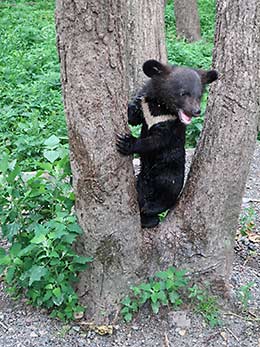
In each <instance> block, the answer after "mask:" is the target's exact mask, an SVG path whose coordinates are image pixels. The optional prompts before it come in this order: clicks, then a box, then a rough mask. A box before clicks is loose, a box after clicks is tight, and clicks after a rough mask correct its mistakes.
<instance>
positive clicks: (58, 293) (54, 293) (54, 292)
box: [52, 287, 61, 298]
mask: <svg viewBox="0 0 260 347" xmlns="http://www.w3.org/2000/svg"><path fill="white" fill-rule="evenodd" d="M52 293H53V295H55V296H56V298H59V297H60V296H61V289H60V287H56V288H54V289H53V291H52Z"/></svg>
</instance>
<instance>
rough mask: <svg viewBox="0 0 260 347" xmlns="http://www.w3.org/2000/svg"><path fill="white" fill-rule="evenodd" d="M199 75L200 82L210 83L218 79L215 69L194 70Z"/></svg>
mask: <svg viewBox="0 0 260 347" xmlns="http://www.w3.org/2000/svg"><path fill="white" fill-rule="evenodd" d="M196 71H197V73H198V74H199V75H200V78H201V83H202V84H210V83H212V82H214V81H216V80H217V79H218V72H217V71H216V70H209V71H205V70H196Z"/></svg>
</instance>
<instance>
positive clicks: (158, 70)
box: [143, 59, 171, 77]
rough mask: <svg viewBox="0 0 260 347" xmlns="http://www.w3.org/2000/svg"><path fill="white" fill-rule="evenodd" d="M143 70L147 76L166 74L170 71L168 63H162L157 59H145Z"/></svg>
mask: <svg viewBox="0 0 260 347" xmlns="http://www.w3.org/2000/svg"><path fill="white" fill-rule="evenodd" d="M143 72H144V73H145V74H146V76H148V77H154V76H163V75H168V74H169V73H170V72H171V68H170V66H169V65H164V64H162V63H160V62H159V61H157V60H153V59H151V60H147V61H146V62H145V63H144V65H143Z"/></svg>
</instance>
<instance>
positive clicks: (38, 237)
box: [30, 234, 47, 245]
mask: <svg viewBox="0 0 260 347" xmlns="http://www.w3.org/2000/svg"><path fill="white" fill-rule="evenodd" d="M46 240H47V239H46V236H45V235H43V234H38V235H35V236H34V237H33V238H32V239H31V241H30V242H31V243H34V244H36V245H38V244H40V243H43V242H44V241H46Z"/></svg>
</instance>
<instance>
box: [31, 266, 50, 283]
mask: <svg viewBox="0 0 260 347" xmlns="http://www.w3.org/2000/svg"><path fill="white" fill-rule="evenodd" d="M46 273H47V269H46V268H45V267H44V266H39V265H33V266H32V268H31V269H30V279H29V286H31V285H32V284H33V283H34V282H37V281H40V279H41V278H42V277H44V276H45V275H46Z"/></svg>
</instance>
